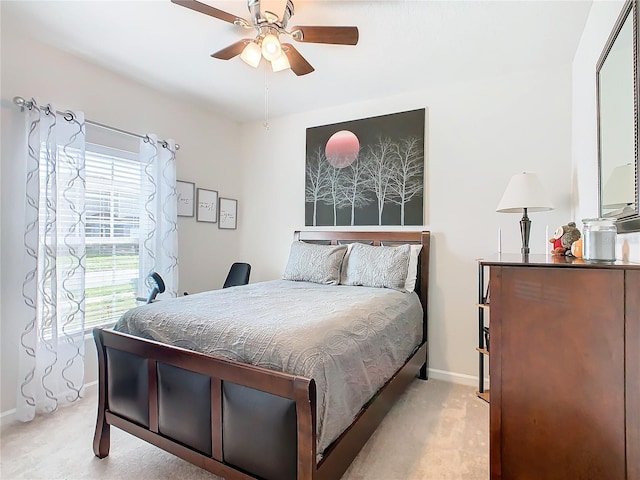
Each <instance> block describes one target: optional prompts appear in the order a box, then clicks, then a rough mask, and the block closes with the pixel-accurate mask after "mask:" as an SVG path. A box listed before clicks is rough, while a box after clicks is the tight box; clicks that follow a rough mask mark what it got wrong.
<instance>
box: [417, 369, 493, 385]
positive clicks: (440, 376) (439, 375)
mask: <svg viewBox="0 0 640 480" xmlns="http://www.w3.org/2000/svg"><path fill="white" fill-rule="evenodd" d="M429 378H434V379H436V380H443V381H445V382H451V383H459V384H461V385H470V386H477V385H478V377H477V376H476V375H467V374H466V373H455V372H447V371H446V370H438V369H437V368H430V369H429ZM484 384H485V386H486V387H487V388H488V387H489V378H488V377H487V378H485V379H484Z"/></svg>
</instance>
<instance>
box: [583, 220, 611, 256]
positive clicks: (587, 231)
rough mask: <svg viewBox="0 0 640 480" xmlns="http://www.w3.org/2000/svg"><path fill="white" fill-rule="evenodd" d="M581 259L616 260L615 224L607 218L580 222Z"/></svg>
mask: <svg viewBox="0 0 640 480" xmlns="http://www.w3.org/2000/svg"><path fill="white" fill-rule="evenodd" d="M582 223H583V225H584V228H583V233H582V237H583V240H582V241H583V245H582V258H584V259H585V260H602V261H608V262H612V261H614V260H615V259H616V234H617V231H616V224H615V221H614V220H612V219H608V218H585V219H584V220H582Z"/></svg>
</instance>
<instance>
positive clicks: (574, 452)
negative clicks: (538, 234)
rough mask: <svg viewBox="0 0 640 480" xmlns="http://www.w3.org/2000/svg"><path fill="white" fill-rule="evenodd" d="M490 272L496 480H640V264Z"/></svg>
mask: <svg viewBox="0 0 640 480" xmlns="http://www.w3.org/2000/svg"><path fill="white" fill-rule="evenodd" d="M481 264H483V265H484V266H488V267H489V271H490V274H489V278H490V279H489V284H490V299H489V302H490V308H491V322H490V332H491V357H490V363H489V371H490V382H491V406H490V411H491V479H492V480H497V479H505V480H522V479H531V480H551V479H553V480H555V479H557V480H574V479H575V480H577V479H581V480H589V479H593V480H605V479H606V480H618V479H620V480H624V479H627V480H640V265H638V264H628V263H623V262H615V263H613V264H595V263H587V262H585V261H583V260H579V259H574V258H572V257H562V256H558V257H555V256H551V255H529V256H527V257H523V256H522V255H505V254H502V255H500V256H496V257H495V258H493V259H487V260H482V261H481Z"/></svg>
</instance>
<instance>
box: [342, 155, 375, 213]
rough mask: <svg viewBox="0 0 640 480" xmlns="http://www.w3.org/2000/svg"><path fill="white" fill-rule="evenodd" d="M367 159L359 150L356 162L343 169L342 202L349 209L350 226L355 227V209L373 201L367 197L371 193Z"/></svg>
mask: <svg viewBox="0 0 640 480" xmlns="http://www.w3.org/2000/svg"><path fill="white" fill-rule="evenodd" d="M367 158H368V157H366V156H365V155H363V154H362V149H360V153H358V158H357V160H356V161H354V162H353V163H352V164H351V165H349V166H348V167H347V168H345V169H344V175H343V176H342V186H343V192H344V202H345V203H346V206H348V207H350V208H351V225H355V217H356V215H355V214H356V208H362V207H366V206H367V205H369V204H370V203H371V202H372V201H373V199H372V198H371V197H370V196H368V195H367V193H368V192H370V191H371V190H370V184H371V177H370V176H369V174H368V172H367V168H366V162H367Z"/></svg>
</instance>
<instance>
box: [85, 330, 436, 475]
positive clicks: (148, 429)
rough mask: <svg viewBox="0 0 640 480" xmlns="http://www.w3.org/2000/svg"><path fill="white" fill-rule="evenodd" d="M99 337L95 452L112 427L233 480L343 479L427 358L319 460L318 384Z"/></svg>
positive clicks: (402, 374)
mask: <svg viewBox="0 0 640 480" xmlns="http://www.w3.org/2000/svg"><path fill="white" fill-rule="evenodd" d="M94 339H95V342H96V346H97V349H98V368H99V404H98V418H97V422H96V430H95V436H94V440H93V450H94V453H95V454H96V456H98V457H100V458H104V457H106V456H107V455H108V454H109V446H110V438H109V428H110V425H114V426H116V427H118V428H120V429H122V430H125V431H126V432H129V433H130V434H132V435H135V436H136V437H139V438H141V439H143V440H146V441H147V442H149V443H152V444H153V445H156V446H157V447H160V448H162V449H163V450H166V451H168V452H170V453H172V454H174V455H176V456H178V457H181V458H183V459H184V460H186V461H188V462H190V463H193V464H194V465H197V466H199V467H201V468H204V469H206V470H208V471H210V472H212V473H215V474H217V475H220V476H223V477H225V478H226V479H227V480H231V479H252V478H264V479H269V480H286V479H298V480H312V479H315V480H319V479H338V478H340V477H341V476H342V474H343V473H344V472H345V470H346V469H347V468H348V466H349V464H350V463H351V462H352V461H353V459H354V458H355V456H356V455H357V454H358V452H359V451H360V449H361V448H362V446H363V445H364V444H365V443H366V441H367V439H368V438H369V436H370V435H371V434H372V433H373V431H374V430H375V429H376V427H377V426H378V425H379V423H380V422H381V421H382V419H383V418H384V416H385V415H386V413H387V412H388V410H389V409H390V408H391V406H392V405H393V402H394V401H395V399H396V398H397V397H398V396H400V394H401V393H402V392H403V391H404V389H405V388H406V386H407V385H408V384H409V383H410V382H411V381H412V380H413V379H414V378H415V376H416V374H417V373H418V371H419V370H420V368H421V367H422V365H423V364H424V361H425V356H426V345H425V344H423V345H422V347H421V348H420V349H418V350H417V351H416V352H415V353H414V355H413V356H412V357H411V358H410V359H409V360H408V361H407V363H406V364H405V365H404V367H403V368H402V369H400V370H399V371H398V372H397V373H396V375H395V376H394V377H393V378H392V379H391V380H390V381H389V382H388V383H387V384H386V385H385V387H383V388H382V389H381V390H380V392H379V393H378V395H377V396H376V397H375V400H374V401H372V402H371V403H370V405H369V406H368V407H367V408H366V409H364V410H363V411H362V412H361V414H360V415H359V417H358V418H357V419H356V421H355V422H354V423H353V424H352V425H351V427H349V428H348V429H347V430H346V431H345V432H344V433H343V434H342V435H341V436H340V437H339V438H338V439H337V440H336V441H335V442H334V444H333V445H332V446H331V447H330V448H329V449H328V451H327V452H325V455H324V457H323V459H322V461H321V462H320V463H319V464H317V463H316V391H315V382H314V381H313V379H308V378H303V377H296V376H294V375H288V374H285V373H280V372H275V371H271V370H266V369H264V368H260V367H255V366H252V365H245V364H241V363H238V362H233V361H229V360H224V359H221V358H216V357H212V356H208V355H204V354H201V353H197V352H193V351H190V350H184V349H181V348H177V347H173V346H169V345H165V344H161V343H157V342H154V341H150V340H145V339H142V338H138V337H134V336H131V335H127V334H123V333H119V332H114V331H111V330H103V329H99V328H96V329H95V330H94Z"/></svg>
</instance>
